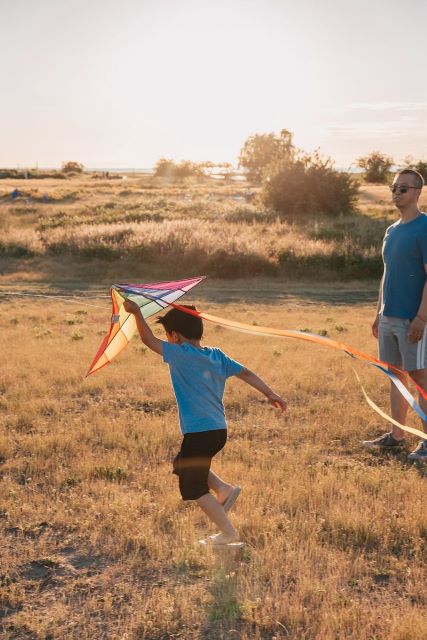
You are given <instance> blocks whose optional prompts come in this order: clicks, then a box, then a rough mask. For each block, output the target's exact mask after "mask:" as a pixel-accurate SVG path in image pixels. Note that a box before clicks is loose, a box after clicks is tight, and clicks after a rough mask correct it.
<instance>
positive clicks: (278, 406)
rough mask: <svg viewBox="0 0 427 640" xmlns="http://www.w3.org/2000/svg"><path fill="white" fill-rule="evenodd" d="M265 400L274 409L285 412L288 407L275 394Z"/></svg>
mask: <svg viewBox="0 0 427 640" xmlns="http://www.w3.org/2000/svg"><path fill="white" fill-rule="evenodd" d="M267 400H268V402H269V403H270V404H271V406H272V407H274V408H275V409H280V410H281V411H286V409H287V408H288V405H287V404H286V402H285V400H283V398H281V397H280V396H278V395H277V394H275V393H272V394H270V395H268V396H267Z"/></svg>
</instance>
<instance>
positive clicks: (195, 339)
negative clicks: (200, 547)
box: [124, 300, 286, 546]
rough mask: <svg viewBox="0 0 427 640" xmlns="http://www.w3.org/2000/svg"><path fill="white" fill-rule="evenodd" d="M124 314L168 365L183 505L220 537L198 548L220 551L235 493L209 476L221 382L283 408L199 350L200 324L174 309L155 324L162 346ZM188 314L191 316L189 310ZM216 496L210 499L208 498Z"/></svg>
mask: <svg viewBox="0 0 427 640" xmlns="http://www.w3.org/2000/svg"><path fill="white" fill-rule="evenodd" d="M124 308H125V309H126V311H128V312H129V313H132V314H134V316H135V320H136V324H137V327H138V331H139V335H140V336H141V340H142V341H143V343H144V344H145V345H146V346H147V347H149V349H151V350H152V351H154V352H155V353H158V354H159V355H161V356H163V361H164V362H166V363H167V364H168V365H169V369H170V376H171V381H172V386H173V389H174V392H175V397H176V402H177V405H178V411H179V421H180V427H181V431H182V434H183V436H184V438H183V441H182V444H181V449H180V451H179V453H178V455H177V456H176V457H175V460H174V462H173V472H174V473H175V474H176V475H178V477H179V489H180V492H181V496H182V498H183V500H195V501H196V502H197V504H198V505H199V506H200V508H201V509H202V511H204V513H205V514H206V515H207V517H208V518H209V519H210V520H211V521H212V522H213V523H214V524H215V525H216V526H217V527H218V528H219V529H220V532H221V533H218V534H216V535H214V536H210V537H209V538H208V539H207V540H201V541H200V542H201V543H203V544H211V545H214V546H223V545H227V544H230V543H233V542H237V541H238V539H239V536H238V533H237V531H236V529H235V528H234V526H233V525H232V523H231V522H230V520H229V519H228V516H227V513H226V512H227V511H229V510H230V509H231V507H232V506H233V504H234V502H235V501H236V499H237V496H238V495H239V493H240V487H233V486H232V485H230V484H228V483H227V482H224V480H222V479H221V478H219V477H218V476H217V475H216V474H215V473H214V472H213V471H211V469H210V466H211V461H212V458H213V456H214V455H216V454H217V453H218V452H219V451H221V449H222V448H223V447H224V445H225V442H226V440H227V424H226V421H225V414H224V405H223V402H222V397H223V394H224V386H225V381H226V379H227V378H229V377H230V376H237V377H238V378H240V379H241V380H243V381H244V382H247V383H248V384H249V385H251V386H252V387H254V388H255V389H257V390H258V391H260V392H261V393H263V394H264V395H265V396H266V397H267V399H268V401H269V403H270V404H271V405H273V406H274V407H278V408H280V409H281V410H282V411H284V410H285V409H286V402H285V401H284V400H283V399H282V398H281V397H280V396H278V395H277V394H275V393H274V392H273V391H272V390H271V389H270V388H269V387H268V386H267V385H266V384H265V382H263V381H262V380H261V379H260V378H259V377H258V376H257V375H255V373H253V372H252V371H249V369H246V368H245V367H243V365H241V364H239V363H238V362H236V361H235V360H232V359H231V358H229V357H228V356H226V355H225V354H224V353H223V352H222V351H221V350H220V349H216V348H212V347H202V346H201V344H200V341H201V339H202V335H203V322H202V319H201V318H199V317H197V316H194V315H190V314H188V313H186V312H185V311H181V310H179V309H175V308H174V309H171V310H170V311H168V312H167V313H166V315H164V316H163V317H161V318H158V322H159V323H160V324H162V325H163V327H164V329H165V331H166V337H167V342H165V341H164V340H160V339H159V338H156V337H155V336H154V334H153V332H152V331H151V329H150V327H149V326H148V325H147V323H146V322H145V320H144V318H143V317H142V314H141V311H140V308H139V307H138V305H137V304H136V303H135V302H132V301H131V300H126V302H125V303H124ZM187 308H188V309H191V310H194V311H195V310H196V309H195V307H193V306H188V307H187ZM210 489H212V490H213V491H214V493H216V496H217V497H216V498H215V497H214V496H213V495H212V494H211V493H210V491H209V490H210Z"/></svg>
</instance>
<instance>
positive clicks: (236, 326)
mask: <svg viewBox="0 0 427 640" xmlns="http://www.w3.org/2000/svg"><path fill="white" fill-rule="evenodd" d="M171 306H172V307H174V308H175V309H180V310H181V311H184V312H185V313H188V314H190V315H193V316H197V317H199V318H202V319H203V320H207V321H209V322H213V323H214V324H216V325H219V326H220V327H225V328H227V329H233V330H235V331H241V332H242V333H249V334H252V335H259V336H269V337H271V338H275V337H282V338H297V339H299V340H305V341H307V342H314V343H317V344H322V345H325V346H327V347H332V348H333V349H339V350H340V351H343V352H344V353H345V354H347V355H348V356H350V357H351V358H354V359H358V360H362V361H364V362H367V364H370V365H372V366H374V367H376V368H377V369H378V370H379V371H381V372H382V373H384V374H385V375H386V376H387V377H388V378H389V379H390V381H391V382H392V383H393V384H394V385H395V386H396V387H397V389H398V390H399V391H400V393H401V394H402V395H403V397H404V398H405V400H406V401H407V403H408V404H409V406H410V407H411V408H412V409H413V410H414V411H415V412H416V413H417V414H418V415H419V417H420V418H421V420H424V421H425V422H427V415H426V414H425V413H424V412H423V410H422V409H421V407H420V406H419V405H418V404H417V402H416V401H415V399H414V397H413V396H412V394H411V393H410V392H409V390H408V389H407V388H406V387H405V385H404V384H403V383H402V382H401V381H400V380H399V378H398V377H397V376H396V375H395V374H394V373H393V371H396V372H401V373H405V372H404V371H402V369H399V367H394V366H391V365H389V364H388V363H387V362H382V361H381V360H378V359H377V358H374V357H373V356H370V355H368V354H367V353H363V351H359V350H358V349H355V348H354V347H351V346H350V345H348V344H345V343H344V342H339V341H337V340H332V339H331V338H327V337H324V336H319V335H318V334H317V333H309V332H307V331H297V330H294V329H274V328H272V327H260V326H258V325H255V326H254V325H249V324H245V323H243V322H237V321H235V320H228V319H226V318H219V317H218V316H213V315H210V314H208V313H201V312H200V311H194V310H192V309H187V308H186V307H182V306H180V305H179V304H174V303H171ZM352 368H353V371H354V374H355V376H356V378H357V380H358V382H359V384H360V386H361V389H362V392H363V395H364V397H365V400H366V402H367V403H368V404H369V406H370V407H371V408H372V409H373V410H374V411H376V412H377V413H378V414H379V415H380V416H381V417H382V418H385V419H386V420H388V421H389V422H391V423H392V424H394V425H396V426H397V427H399V428H400V429H403V431H407V432H408V433H412V434H413V435H415V436H418V437H419V438H423V439H425V436H426V434H425V433H424V432H423V431H420V430H419V429H414V428H413V427H409V426H407V425H403V424H401V423H400V422H397V421H396V420H394V419H393V418H391V417H390V416H389V415H387V414H386V413H384V412H383V411H382V410H381V409H380V408H379V407H378V406H377V405H376V404H375V403H374V402H373V401H372V400H371V399H370V398H369V396H368V394H367V393H366V391H365V389H364V387H363V385H362V383H361V381H360V378H359V376H358V375H357V372H356V371H355V369H354V367H352ZM413 382H414V385H415V387H416V388H417V390H418V391H419V393H420V394H421V395H422V396H423V398H424V399H425V400H427V393H426V392H425V391H424V389H423V388H422V387H420V386H419V385H418V384H417V383H415V381H413Z"/></svg>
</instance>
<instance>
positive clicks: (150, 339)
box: [123, 300, 163, 355]
mask: <svg viewBox="0 0 427 640" xmlns="http://www.w3.org/2000/svg"><path fill="white" fill-rule="evenodd" d="M123 306H124V308H125V310H126V311H127V312H128V313H133V315H134V316H135V320H136V326H137V328H138V332H139V335H140V337H141V340H142V342H143V343H144V344H145V345H146V346H147V347H148V348H149V349H151V350H152V351H155V352H156V353H158V354H160V355H162V354H163V340H160V339H159V338H156V336H155V335H154V333H153V332H152V331H151V329H150V327H149V326H148V324H147V323H146V322H145V319H144V318H143V317H142V313H141V309H140V308H139V307H138V305H137V304H136V303H135V302H132V300H125V302H124V304H123Z"/></svg>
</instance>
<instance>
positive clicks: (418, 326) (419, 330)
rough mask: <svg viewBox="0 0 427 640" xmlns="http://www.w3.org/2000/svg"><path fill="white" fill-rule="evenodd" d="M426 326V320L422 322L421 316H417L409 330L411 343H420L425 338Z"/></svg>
mask: <svg viewBox="0 0 427 640" xmlns="http://www.w3.org/2000/svg"><path fill="white" fill-rule="evenodd" d="M425 326H426V323H425V322H424V320H421V318H420V317H419V316H415V318H414V319H413V320H412V322H411V324H410V325H409V329H408V340H409V342H419V341H420V340H421V338H422V337H423V333H424V328H425Z"/></svg>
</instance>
